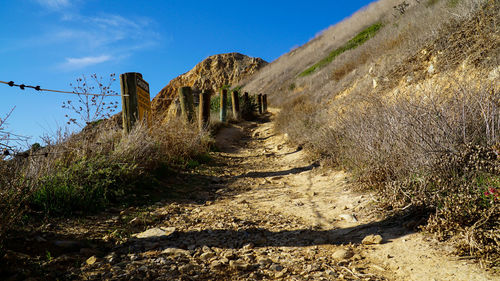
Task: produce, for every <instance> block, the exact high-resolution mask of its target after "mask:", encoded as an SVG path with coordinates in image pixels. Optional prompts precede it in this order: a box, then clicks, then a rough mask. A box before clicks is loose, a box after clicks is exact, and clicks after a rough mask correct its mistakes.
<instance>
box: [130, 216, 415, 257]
mask: <svg viewBox="0 0 500 281" xmlns="http://www.w3.org/2000/svg"><path fill="white" fill-rule="evenodd" d="M407 220H408V215H405V216H395V217H390V218H388V219H386V220H383V221H379V222H372V223H367V224H363V225H359V226H354V227H349V228H339V229H331V230H315V229H299V230H281V231H271V230H268V229H265V228H259V227H249V228H245V229H238V230H233V229H204V230H199V231H179V232H175V233H173V234H172V235H170V236H168V237H166V238H164V239H162V240H161V244H162V246H163V247H177V248H188V247H190V248H193V247H194V248H200V247H203V246H210V247H218V248H226V249H239V248H241V247H243V246H244V245H246V244H249V243H252V244H254V246H255V247H307V246H314V245H324V244H333V245H341V244H349V243H353V244H360V243H361V241H362V240H363V238H364V237H365V236H367V235H370V234H380V235H382V237H383V238H384V241H383V243H390V241H391V240H392V239H396V238H398V237H401V236H405V235H408V234H411V233H414V231H411V230H408V229H406V228H404V227H402V224H403V222H405V221H407ZM138 240H139V241H138ZM138 240H134V243H136V242H140V241H142V242H148V241H149V240H148V239H138Z"/></svg>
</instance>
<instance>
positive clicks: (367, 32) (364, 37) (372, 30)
mask: <svg viewBox="0 0 500 281" xmlns="http://www.w3.org/2000/svg"><path fill="white" fill-rule="evenodd" d="M382 26H383V25H382V23H375V24H373V25H371V26H369V27H367V28H366V29H364V30H363V31H361V32H360V33H358V34H357V35H356V36H355V37H354V38H352V39H351V40H349V41H348V42H347V43H346V44H345V45H344V46H342V47H340V48H337V49H335V50H333V51H332V52H331V53H330V54H329V55H328V56H327V57H326V58H324V59H322V60H320V61H319V62H317V63H315V64H314V65H312V66H311V67H309V68H307V69H306V70H304V71H303V72H302V73H300V74H299V76H300V77H304V76H307V75H310V74H312V73H313V72H314V71H316V70H317V69H320V68H323V67H325V66H326V65H328V64H329V63H331V62H332V61H333V60H334V59H335V58H336V57H337V56H339V55H341V54H342V53H344V52H346V51H349V50H352V49H355V48H357V47H358V46H360V45H362V44H363V43H365V42H366V41H368V40H369V39H370V38H372V37H373V36H375V34H377V32H378V31H379V30H380V29H381V28H382Z"/></svg>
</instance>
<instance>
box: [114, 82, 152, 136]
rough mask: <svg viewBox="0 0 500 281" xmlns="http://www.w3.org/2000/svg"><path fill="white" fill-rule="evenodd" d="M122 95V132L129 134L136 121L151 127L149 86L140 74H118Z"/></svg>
mask: <svg viewBox="0 0 500 281" xmlns="http://www.w3.org/2000/svg"><path fill="white" fill-rule="evenodd" d="M120 87H121V95H122V120H123V132H124V133H127V134H128V133H129V132H130V131H131V130H132V128H133V127H134V125H135V123H136V122H137V121H141V120H146V121H147V125H148V126H151V117H152V116H151V100H150V96H149V84H148V83H147V82H146V81H144V79H142V74H140V73H137V72H127V73H123V74H120Z"/></svg>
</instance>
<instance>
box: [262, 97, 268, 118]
mask: <svg viewBox="0 0 500 281" xmlns="http://www.w3.org/2000/svg"><path fill="white" fill-rule="evenodd" d="M262 112H264V113H266V112H267V94H264V95H263V96H262Z"/></svg>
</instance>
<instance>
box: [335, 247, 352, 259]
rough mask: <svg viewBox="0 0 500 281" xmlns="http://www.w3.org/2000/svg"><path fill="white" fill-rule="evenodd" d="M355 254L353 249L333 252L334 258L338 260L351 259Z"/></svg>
mask: <svg viewBox="0 0 500 281" xmlns="http://www.w3.org/2000/svg"><path fill="white" fill-rule="evenodd" d="M352 256H354V252H353V251H352V250H351V249H340V250H337V251H335V253H333V255H332V258H333V259H334V260H337V261H343V260H347V259H350V258H351V257H352Z"/></svg>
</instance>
